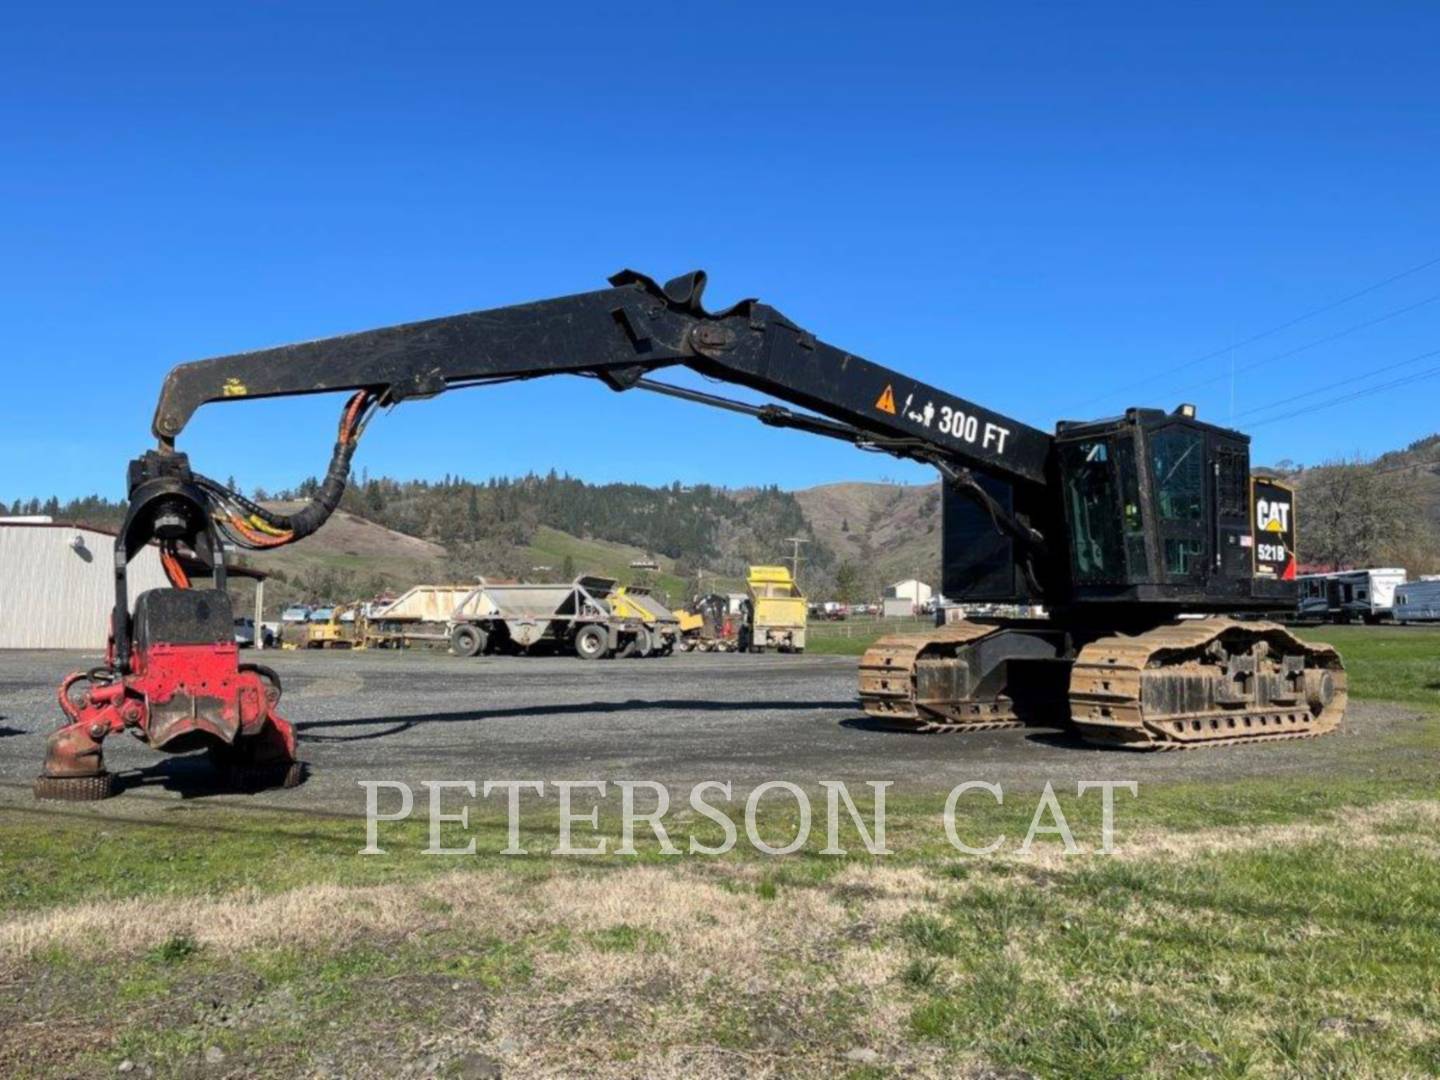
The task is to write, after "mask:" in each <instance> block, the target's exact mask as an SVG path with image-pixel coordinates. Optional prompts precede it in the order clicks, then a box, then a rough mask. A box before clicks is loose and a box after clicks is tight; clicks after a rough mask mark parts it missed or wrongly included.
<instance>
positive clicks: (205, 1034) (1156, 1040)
mask: <svg viewBox="0 0 1440 1080" xmlns="http://www.w3.org/2000/svg"><path fill="white" fill-rule="evenodd" d="M1313 636H1316V637H1322V638H1325V639H1326V640H1331V641H1334V642H1335V643H1336V644H1337V645H1338V646H1339V647H1340V648H1341V649H1342V652H1343V653H1344V655H1345V656H1346V659H1347V663H1348V665H1349V669H1350V672H1351V686H1352V689H1353V692H1354V694H1355V695H1356V696H1357V697H1361V698H1371V699H1386V700H1393V701H1402V702H1407V703H1412V704H1414V705H1416V706H1417V707H1419V709H1420V710H1421V711H1423V712H1424V714H1425V716H1426V719H1424V720H1423V721H1420V722H1417V723H1415V724H1413V725H1409V726H1407V727H1405V728H1404V729H1403V731H1402V732H1401V733H1399V734H1397V735H1396V736H1395V737H1394V739H1393V741H1392V742H1391V743H1389V744H1387V745H1386V746H1385V747H1381V748H1379V749H1377V750H1376V751H1374V752H1372V753H1370V754H1366V755H1356V757H1355V760H1354V761H1353V762H1352V763H1351V764H1349V765H1348V766H1347V768H1346V770H1345V771H1344V772H1343V773H1340V774H1336V775H1323V776H1320V775H1290V776H1285V777H1277V778H1274V779H1265V780H1256V779H1249V780H1244V781H1237V782H1231V783H1225V784H1209V783H1203V782H1198V781H1196V782H1189V783H1184V784H1170V785H1151V786H1148V787H1146V789H1145V790H1144V791H1143V793H1142V797H1141V798H1138V799H1133V800H1131V799H1129V798H1128V797H1127V796H1124V795H1121V796H1120V798H1121V799H1122V800H1123V801H1122V803H1121V805H1120V807H1119V810H1118V820H1119V822H1120V836H1119V840H1118V843H1117V847H1118V851H1117V853H1116V854H1115V855H1113V856H1102V855H1097V854H1094V851H1095V849H1096V848H1097V847H1098V846H1099V844H1100V842H1101V835H1100V827H1101V821H1100V806H1099V802H1098V800H1097V799H1096V798H1095V796H1094V795H1093V794H1092V795H1090V796H1087V797H1084V798H1077V797H1076V796H1075V794H1074V793H1073V792H1061V793H1060V795H1059V803H1058V804H1059V806H1060V807H1061V808H1062V811H1063V813H1064V815H1065V817H1066V818H1067V820H1068V822H1069V823H1070V825H1071V826H1073V829H1074V834H1075V838H1076V840H1077V842H1078V844H1079V845H1080V847H1081V848H1082V849H1083V851H1084V852H1085V853H1084V854H1078V855H1066V854H1065V853H1064V851H1063V847H1062V845H1061V844H1060V842H1059V840H1058V839H1057V838H1055V837H1042V838H1041V839H1040V840H1038V841H1037V843H1036V845H1035V848H1034V850H1033V851H1032V852H1031V853H1030V854H1029V855H1022V854H1021V853H1020V852H1019V851H1018V845H1019V841H1020V838H1021V837H1023V836H1024V835H1025V833H1026V830H1027V827H1028V826H1029V824H1030V823H1031V819H1032V815H1033V814H1034V813H1035V801H1034V800H1033V799H1027V798H1022V799H1019V800H1012V801H1010V802H1007V804H1006V805H1005V806H996V805H994V804H992V803H991V802H990V801H989V800H988V799H981V800H979V801H976V802H974V803H973V804H972V803H971V802H970V800H967V806H966V809H965V812H964V815H963V818H962V820H961V822H960V828H961V830H962V831H963V833H964V834H965V837H966V838H967V839H970V840H971V842H972V843H982V842H984V840H985V839H987V838H989V837H992V836H996V835H1000V834H1003V835H1004V836H1006V837H1007V838H1008V842H1007V843H1006V844H1005V845H1003V846H1002V847H1001V849H1000V850H999V851H998V852H997V853H996V854H995V855H993V856H989V857H972V856H965V855H961V854H960V853H958V852H957V851H955V850H954V849H953V848H951V847H950V846H949V844H948V843H947V842H946V840H945V833H944V829H943V827H942V825H941V821H940V809H941V806H942V804H943V793H938V794H937V795H936V797H933V798H931V797H926V796H924V795H919V794H917V795H907V796H906V797H904V798H903V799H894V800H892V801H891V804H890V805H889V807H888V810H889V813H888V815H887V818H888V828H887V834H886V843H887V845H888V847H889V848H890V849H891V851H892V854H889V855H885V856H867V855H864V854H863V852H862V849H861V843H860V838H859V834H858V832H857V831H856V830H855V829H854V828H853V826H851V825H849V824H848V821H847V824H846V827H845V828H844V829H842V831H841V839H842V845H843V846H845V847H847V848H848V849H849V854H848V855H845V856H827V855H822V854H820V853H819V847H820V844H819V843H812V844H810V845H807V847H806V848H804V849H803V850H802V851H800V852H797V853H796V854H794V855H791V856H787V857H784V858H762V857H760V856H759V855H757V854H755V853H754V852H753V851H752V850H750V849H749V848H748V847H747V846H746V845H745V844H743V843H742V844H741V845H739V846H738V847H737V848H736V849H735V851H734V852H732V853H731V854H729V855H727V856H724V857H718V858H701V857H684V856H682V857H674V856H668V857H667V856H664V855H662V854H660V853H659V852H658V850H657V845H656V844H655V843H654V842H653V840H652V841H649V842H644V841H642V842H640V843H639V844H638V849H639V853H638V854H637V855H635V856H619V855H613V854H612V855H605V856H599V857H593V858H583V859H579V858H563V857H549V856H545V855H541V854H536V855H533V856H529V857H523V858H521V857H506V856H502V855H499V854H497V852H498V850H499V849H500V848H501V847H503V846H504V844H505V838H504V833H505V827H506V826H505V822H504V820H503V819H502V818H501V817H499V816H482V817H480V818H478V819H472V820H471V822H470V825H469V828H468V830H460V829H459V828H458V827H454V826H452V827H451V831H450V832H448V833H447V834H446V835H445V836H444V840H445V842H446V843H459V842H462V833H463V835H467V836H474V837H477V838H478V848H479V852H480V853H479V854H476V855H473V856H460V857H452V858H445V857H437V856H427V855H425V854H422V852H421V849H422V848H423V847H424V846H425V844H426V842H427V840H426V836H425V835H424V832H423V826H422V825H420V824H411V823H408V822H407V823H402V824H398V825H393V826H387V827H386V831H385V832H383V833H382V846H384V847H385V848H386V850H387V852H388V854H387V855H385V856H383V857H363V858H362V857H360V856H358V855H357V854H356V852H357V850H358V849H359V848H360V847H361V845H362V844H363V842H364V829H363V826H362V825H361V824H360V823H358V822H356V821H352V820H348V819H337V818H315V817H311V816H308V815H299V814H293V815H281V814H276V813H247V812H244V811H243V810H237V809H236V808H234V807H204V806H199V805H196V804H185V803H179V804H176V805H175V806H174V807H173V808H171V809H167V810H166V811H164V812H163V813H161V814H158V815H157V814H154V813H143V812H140V811H132V813H134V814H135V819H134V820H126V819H125V817H124V815H125V813H126V810H125V807H124V805H123V803H117V804H111V805H107V806H106V807H105V808H104V816H103V817H100V816H97V814H98V811H94V810H92V809H90V808H80V809H75V810H72V811H68V816H65V815H56V814H53V813H47V814H44V815H42V814H41V813H39V812H38V811H36V810H32V809H31V808H29V807H18V808H10V809H6V810H3V811H0V899H3V901H4V905H3V906H4V912H5V915H4V918H3V921H0V1074H3V1075H7V1076H9V1075H30V1074H33V1075H54V1076H71V1075H91V1074H93V1075H114V1074H116V1071H117V1070H118V1069H120V1068H121V1067H122V1064H123V1063H125V1062H129V1063H130V1065H131V1069H130V1070H129V1071H136V1072H138V1074H141V1075H148V1074H149V1073H153V1074H154V1075H159V1076H171V1075H175V1076H179V1075H195V1074H197V1073H200V1072H204V1073H205V1074H206V1075H226V1074H230V1075H276V1076H281V1075H291V1074H292V1073H294V1072H296V1071H308V1072H313V1073H318V1074H324V1073H327V1072H338V1073H340V1074H342V1075H357V1074H362V1073H363V1074H377V1073H378V1074H386V1075H397V1074H409V1075H454V1076H494V1075H500V1074H501V1073H502V1071H503V1074H504V1075H507V1076H516V1075H521V1076H523V1075H532V1074H542V1073H545V1074H562V1075H573V1074H575V1073H578V1072H585V1073H588V1074H593V1075H597V1076H612V1075H614V1076H722V1075H723V1076H731V1075H746V1076H749V1075H811V1076H832V1075H849V1076H853V1077H857V1078H858V1077H881V1076H892V1075H896V1076H898V1075H933V1076H956V1075H961V1076H963V1075H974V1076H977V1077H978V1076H982V1075H983V1076H992V1077H994V1076H1012V1077H1019V1076H1023V1075H1027V1074H1028V1075H1034V1076H1044V1077H1074V1076H1087V1077H1088V1076H1097V1077H1120V1076H1156V1077H1161V1076H1195V1077H1202V1076H1205V1077H1208V1076H1294V1077H1311V1076H1337V1077H1339V1076H1417V1077H1418V1076H1429V1075H1435V1074H1436V1073H1437V1072H1440V980H1437V978H1436V972H1440V781H1437V775H1436V768H1435V763H1436V761H1437V757H1440V633H1435V632H1427V631H1413V630H1385V629H1380V630H1375V629H1361V628H1355V629H1348V628H1341V629H1334V630H1325V631H1316V632H1314V633H1313ZM861 809H862V811H865V810H868V807H867V805H866V804H865V803H863V802H862V803H861ZM524 821H525V823H526V827H525V828H523V829H522V831H521V834H520V841H521V844H522V845H523V846H525V847H527V848H529V849H530V850H532V851H535V852H543V851H545V850H547V849H548V848H549V847H550V846H552V845H553V844H554V843H555V822H554V809H553V805H552V806H551V808H550V809H549V810H548V812H546V813H540V812H536V813H535V814H531V813H529V812H528V810H527V814H526V816H525V818H524ZM667 821H672V824H671V829H672V833H674V834H675V835H676V836H677V840H678V842H680V843H682V844H683V843H684V839H683V836H684V835H685V834H689V835H693V836H694V837H695V838H696V839H697V840H698V841H699V842H702V843H712V844H713V843H716V842H718V841H719V840H720V838H721V832H720V828H719V826H718V825H717V824H715V823H711V822H709V821H707V820H705V819H702V818H699V817H697V816H695V815H685V814H682V815H679V816H674V815H672V819H667ZM795 825H796V821H795V819H794V816H793V814H788V813H781V812H775V813H770V814H768V815H765V816H764V818H763V819H762V821H761V832H762V833H763V834H764V835H765V836H767V837H770V838H772V840H773V841H774V842H776V843H778V842H780V839H779V838H782V837H785V836H787V835H789V832H788V831H787V830H793V828H794V827H795ZM702 826H703V827H702ZM817 828H818V825H817ZM682 830H683V831H682ZM597 831H598V832H599V833H600V834H601V835H604V836H606V837H607V838H608V839H609V840H610V841H611V845H610V846H611V847H612V848H613V847H614V846H615V843H616V842H617V841H618V837H619V823H618V822H617V821H616V820H614V817H613V814H608V813H602V814H601V816H600V818H599V828H598V830H597ZM642 833H643V829H642ZM583 835H584V836H585V837H586V839H587V840H588V839H589V829H588V826H587V827H586V828H585V831H584V833H583ZM742 835H743V834H742ZM97 987H98V988H103V990H102V992H100V993H96V988H97ZM37 1021H43V1028H41V1029H40V1030H42V1031H43V1032H44V1036H45V1037H44V1038H43V1039H42V1038H39V1037H37V1029H36V1027H35V1026H34V1025H35V1024H36V1022H37ZM147 1070H148V1072H147Z"/></svg>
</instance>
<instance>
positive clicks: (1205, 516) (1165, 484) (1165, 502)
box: [1145, 424, 1214, 585]
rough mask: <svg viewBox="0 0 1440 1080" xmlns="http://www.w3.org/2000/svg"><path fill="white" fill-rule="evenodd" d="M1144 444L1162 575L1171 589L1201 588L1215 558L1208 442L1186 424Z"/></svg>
mask: <svg viewBox="0 0 1440 1080" xmlns="http://www.w3.org/2000/svg"><path fill="white" fill-rule="evenodd" d="M1145 442H1146V452H1147V456H1148V462H1147V463H1148V464H1149V466H1150V476H1151V480H1152V483H1153V484H1154V499H1155V525H1156V534H1157V538H1158V541H1159V543H1158V549H1159V550H1158V552H1157V554H1158V555H1159V559H1160V571H1161V573H1162V574H1163V575H1164V580H1165V581H1166V582H1167V583H1170V584H1194V585H1203V584H1204V583H1205V582H1206V580H1207V579H1208V578H1209V577H1210V572H1211V567H1212V565H1213V559H1214V552H1213V549H1212V545H1213V535H1212V534H1213V529H1212V528H1211V525H1210V523H1211V522H1212V521H1213V520H1214V519H1213V518H1212V516H1211V514H1212V509H1211V500H1212V492H1211V489H1212V487H1213V476H1212V473H1213V470H1212V469H1210V468H1209V467H1208V460H1209V455H1207V454H1206V452H1205V449H1206V437H1205V435H1204V433H1203V432H1201V431H1197V430H1196V429H1195V428H1192V427H1189V426H1186V425H1184V424H1168V425H1165V426H1163V427H1159V428H1155V429H1152V430H1151V431H1149V432H1147V434H1146V439H1145Z"/></svg>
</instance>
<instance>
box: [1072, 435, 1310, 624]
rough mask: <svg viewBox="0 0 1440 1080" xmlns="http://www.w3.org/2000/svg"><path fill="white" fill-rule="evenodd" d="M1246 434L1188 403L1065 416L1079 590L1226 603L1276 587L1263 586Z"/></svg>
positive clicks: (1077, 593) (1077, 594)
mask: <svg viewBox="0 0 1440 1080" xmlns="http://www.w3.org/2000/svg"><path fill="white" fill-rule="evenodd" d="M1249 443H1250V440H1249V438H1248V436H1245V435H1243V434H1241V433H1239V432H1237V431H1231V430H1228V429H1225V428H1220V427H1216V426H1214V425H1211V424H1205V423H1202V422H1200V421H1199V420H1196V419H1195V415H1194V409H1193V408H1192V407H1190V406H1182V407H1181V408H1180V409H1178V410H1176V411H1175V412H1174V413H1166V412H1163V411H1161V410H1159V409H1131V410H1129V411H1127V412H1126V413H1125V415H1124V416H1123V417H1120V418H1117V419H1113V420H1103V421H1097V422H1093V423H1063V424H1061V425H1060V426H1059V428H1058V430H1057V434H1056V450H1057V469H1058V476H1059V487H1060V492H1061V499H1062V503H1063V513H1064V520H1065V527H1066V530H1067V532H1068V534H1069V540H1070V543H1069V545H1068V547H1069V552H1070V566H1069V577H1070V585H1071V594H1072V596H1073V598H1074V599H1078V600H1107V599H1109V600H1116V601H1141V602H1157V601H1169V602H1171V603H1174V604H1176V605H1180V606H1183V607H1186V608H1189V609H1193V610H1222V609H1223V608H1224V607H1226V606H1227V604H1233V603H1235V602H1238V601H1240V600H1245V601H1247V602H1248V601H1249V600H1251V599H1252V597H1254V596H1255V595H1256V593H1257V591H1258V592H1259V593H1261V594H1264V593H1267V592H1268V591H1270V590H1269V589H1268V587H1264V586H1262V587H1261V588H1259V589H1258V590H1257V589H1256V587H1255V585H1256V567H1255V562H1254V557H1255V549H1254V548H1255V531H1254V529H1253V527H1252V523H1251V506H1250V503H1251V498H1250V446H1249ZM1283 591H1284V590H1277V592H1283ZM1277 602H1280V601H1279V600H1277ZM1289 602H1293V600H1291V601H1289Z"/></svg>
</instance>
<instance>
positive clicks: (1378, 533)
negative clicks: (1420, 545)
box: [1296, 461, 1419, 569]
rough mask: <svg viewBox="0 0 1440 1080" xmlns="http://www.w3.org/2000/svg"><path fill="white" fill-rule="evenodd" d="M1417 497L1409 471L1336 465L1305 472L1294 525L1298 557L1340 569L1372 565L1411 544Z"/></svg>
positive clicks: (1356, 464)
mask: <svg viewBox="0 0 1440 1080" xmlns="http://www.w3.org/2000/svg"><path fill="white" fill-rule="evenodd" d="M1417 502H1418V492H1417V491H1416V483H1415V477H1414V474H1413V472H1411V471H1410V470H1405V469H1401V470H1387V469H1379V468H1376V467H1375V465H1373V464H1370V463H1366V462H1360V461H1349V462H1347V461H1337V462H1329V463H1327V464H1324V465H1320V466H1317V467H1316V468H1314V469H1311V470H1309V471H1308V472H1307V474H1306V477H1305V483H1304V486H1303V488H1302V490H1301V492H1300V498H1299V507H1298V509H1297V513H1296V522H1297V525H1298V526H1299V532H1300V536H1299V541H1298V546H1299V549H1300V558H1301V559H1302V560H1303V561H1305V562H1312V563H1320V564H1323V565H1326V566H1330V567H1332V568H1335V569H1339V568H1341V567H1345V566H1357V567H1358V566H1374V565H1375V564H1376V562H1377V561H1379V560H1380V559H1381V558H1382V556H1383V554H1384V553H1385V552H1386V551H1391V550H1398V549H1400V548H1403V547H1405V546H1407V545H1409V544H1411V543H1412V542H1413V541H1414V538H1415V536H1416V534H1417V533H1418V525H1419V522H1418V515H1417V512H1416V511H1417Z"/></svg>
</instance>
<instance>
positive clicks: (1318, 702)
mask: <svg viewBox="0 0 1440 1080" xmlns="http://www.w3.org/2000/svg"><path fill="white" fill-rule="evenodd" d="M1085 637H1086V635H1084V634H1075V633H1072V632H1070V631H1069V630H1067V629H1065V628H1064V627H1058V626H1049V625H1046V624H1043V623H1025V624H1018V625H1008V624H1003V623H1002V624H981V623H972V622H959V623H951V624H948V625H946V626H943V627H939V628H937V629H936V630H934V631H933V632H930V633H925V634H905V635H896V636H892V637H886V638H882V639H880V640H879V641H877V642H876V643H875V645H874V646H872V647H871V648H870V650H869V651H867V652H866V653H865V655H864V657H863V658H862V659H861V661H860V699H861V703H862V705H863V706H864V709H865V712H866V714H867V715H868V716H870V717H871V718H872V719H873V720H875V721H877V722H879V723H881V724H883V725H885V726H887V727H894V728H901V729H906V730H911V731H919V732H966V731H987V730H992V729H995V728H1006V727H1019V726H1022V725H1025V724H1034V725H1038V726H1046V727H1060V726H1064V724H1065V722H1066V720H1067V719H1068V721H1069V722H1070V723H1071V724H1073V726H1074V727H1075V729H1076V730H1077V731H1078V732H1079V733H1080V735H1081V736H1082V737H1083V738H1084V739H1085V740H1086V741H1087V742H1090V743H1096V744H1103V745H1109V746H1120V747H1125V748H1129V749H1137V750H1170V749H1190V748H1195V747H1201V746H1229V745H1234V744H1236V743H1242V742H1260V741H1266V740H1274V739H1302V738H1310V737H1313V736H1317V735H1324V734H1326V733H1328V732H1330V731H1334V730H1335V729H1336V728H1337V727H1338V726H1339V724H1340V719H1341V717H1342V716H1343V715H1344V713H1345V704H1346V696H1347V695H1346V683H1345V670H1344V666H1343V665H1342V664H1341V662H1340V657H1339V655H1338V654H1337V653H1336V652H1335V650H1334V649H1333V648H1332V647H1330V646H1329V645H1318V644H1311V643H1308V642H1304V641H1301V640H1300V639H1299V638H1297V637H1296V636H1295V635H1294V634H1292V633H1290V631H1288V630H1286V629H1285V628H1284V627H1282V626H1279V625H1277V624H1275V623H1270V622H1244V621H1238V620H1235V619H1230V618H1221V617H1217V618H1204V619H1186V620H1182V621H1178V622H1174V623H1167V624H1165V625H1162V626H1158V627H1155V628H1153V629H1149V630H1144V631H1141V632H1138V633H1134V634H1110V635H1106V636H1101V637H1094V638H1093V639H1091V640H1088V641H1087V640H1085ZM1076 638H1079V639H1080V641H1081V644H1079V645H1078V647H1077V646H1075V645H1072V642H1073V641H1074V640H1075V639H1076Z"/></svg>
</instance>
